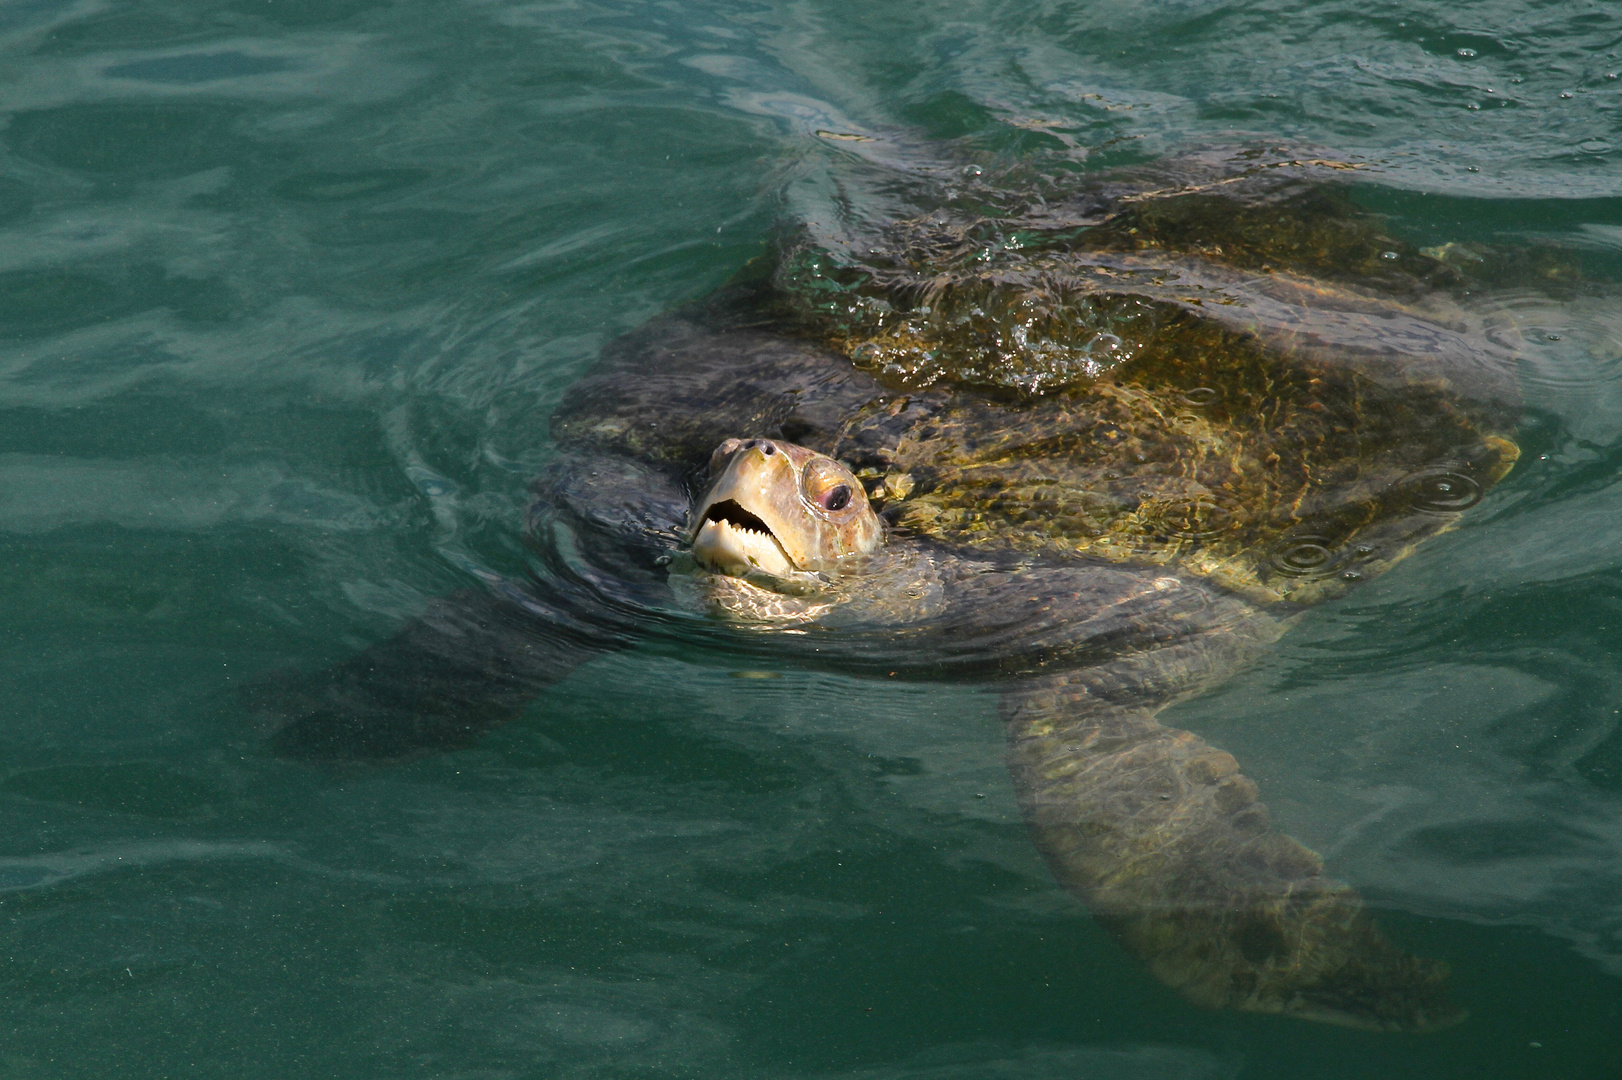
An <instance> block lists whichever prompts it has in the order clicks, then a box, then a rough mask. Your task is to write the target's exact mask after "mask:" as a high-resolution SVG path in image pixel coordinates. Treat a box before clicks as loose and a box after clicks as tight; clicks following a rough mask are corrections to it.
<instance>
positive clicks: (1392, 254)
mask: <svg viewBox="0 0 1622 1080" xmlns="http://www.w3.org/2000/svg"><path fill="white" fill-rule="evenodd" d="M1380 258H1382V259H1400V258H1402V256H1400V255H1398V254H1397V253H1396V252H1395V251H1382V252H1380Z"/></svg>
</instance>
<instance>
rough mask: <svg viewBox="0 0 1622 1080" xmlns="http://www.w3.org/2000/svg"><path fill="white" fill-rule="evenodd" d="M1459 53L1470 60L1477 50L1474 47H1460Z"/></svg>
mask: <svg viewBox="0 0 1622 1080" xmlns="http://www.w3.org/2000/svg"><path fill="white" fill-rule="evenodd" d="M1458 54H1459V55H1460V56H1462V57H1464V58H1465V59H1466V60H1468V59H1470V58H1471V57H1472V56H1474V55H1475V54H1476V51H1475V50H1474V49H1459V50H1458Z"/></svg>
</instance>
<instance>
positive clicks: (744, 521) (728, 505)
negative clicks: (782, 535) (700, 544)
mask: <svg viewBox="0 0 1622 1080" xmlns="http://www.w3.org/2000/svg"><path fill="white" fill-rule="evenodd" d="M711 521H724V522H726V523H727V524H728V525H731V526H732V527H733V528H734V529H745V530H747V531H749V532H757V533H765V534H766V535H767V536H770V537H771V538H772V539H773V540H776V539H777V536H776V535H775V534H774V533H773V532H772V530H771V527H770V526H768V525H767V524H766V523H765V522H764V521H762V520H760V519H759V518H758V517H756V516H755V515H754V514H751V513H750V512H749V511H747V510H745V509H744V508H743V507H742V506H740V505H739V504H738V502H737V501H736V500H735V499H722V500H721V501H720V502H718V503H716V504H715V505H714V506H712V507H710V508H709V509H708V510H706V511H704V523H707V522H711ZM702 524H703V523H701V527H702Z"/></svg>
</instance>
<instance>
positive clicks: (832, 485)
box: [803, 458, 856, 514]
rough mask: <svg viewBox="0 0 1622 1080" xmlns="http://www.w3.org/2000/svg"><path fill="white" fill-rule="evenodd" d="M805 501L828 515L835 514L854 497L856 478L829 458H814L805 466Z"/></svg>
mask: <svg viewBox="0 0 1622 1080" xmlns="http://www.w3.org/2000/svg"><path fill="white" fill-rule="evenodd" d="M803 484H804V487H805V498H806V501H807V502H809V503H811V504H812V505H813V506H816V507H818V508H819V509H821V510H825V511H827V512H828V513H830V514H837V513H838V512H839V511H841V510H843V509H845V508H846V507H848V506H849V505H850V504H851V500H852V499H854V498H855V496H856V488H855V484H856V478H855V477H853V476H852V475H851V474H850V470H849V469H846V468H845V467H844V466H843V465H841V464H839V462H837V461H834V460H833V459H831V458H816V459H814V460H812V461H810V462H808V463H807V464H806V466H805V478H804V480H803Z"/></svg>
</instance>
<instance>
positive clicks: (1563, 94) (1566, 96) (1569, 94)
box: [1560, 90, 1574, 101]
mask: <svg viewBox="0 0 1622 1080" xmlns="http://www.w3.org/2000/svg"><path fill="white" fill-rule="evenodd" d="M1573 96H1574V95H1573V94H1572V92H1571V91H1570V90H1562V91H1560V97H1561V99H1562V100H1566V101H1569V100H1570V99H1571V98H1572V97H1573Z"/></svg>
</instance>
